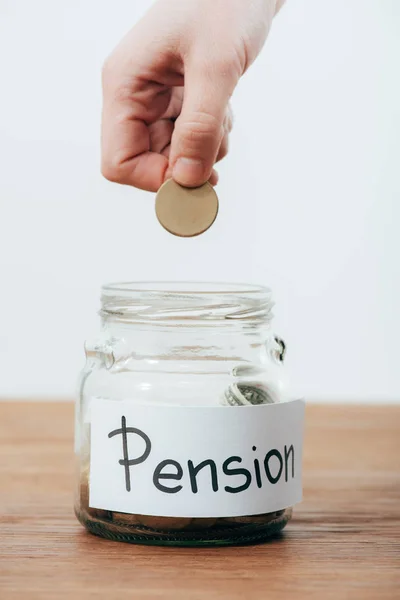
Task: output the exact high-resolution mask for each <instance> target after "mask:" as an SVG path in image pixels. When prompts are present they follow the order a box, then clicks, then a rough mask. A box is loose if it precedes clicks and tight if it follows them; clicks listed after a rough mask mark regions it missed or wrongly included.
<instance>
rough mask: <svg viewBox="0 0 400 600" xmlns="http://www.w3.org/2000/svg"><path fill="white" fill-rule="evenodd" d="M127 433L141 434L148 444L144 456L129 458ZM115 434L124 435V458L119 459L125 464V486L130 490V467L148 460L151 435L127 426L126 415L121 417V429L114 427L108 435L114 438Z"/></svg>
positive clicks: (120, 462) (121, 463)
mask: <svg viewBox="0 0 400 600" xmlns="http://www.w3.org/2000/svg"><path fill="white" fill-rule="evenodd" d="M127 433H136V435H139V436H140V437H141V438H142V439H143V440H144V442H145V444H146V448H145V450H144V452H143V454H142V456H139V458H129V455H128V437H127ZM115 435H122V452H123V455H124V458H123V459H121V460H120V461H119V464H120V465H123V466H124V467H125V487H126V491H127V492H130V491H131V475H130V471H129V467H131V466H133V465H138V464H140V463H142V462H144V461H145V460H146V458H148V456H149V454H150V451H151V441H150V438H149V436H148V435H146V434H145V433H144V432H143V431H141V430H140V429H136V427H127V426H126V418H125V417H122V418H121V429H114V430H113V431H110V433H109V434H108V437H109V438H112V437H114V436H115Z"/></svg>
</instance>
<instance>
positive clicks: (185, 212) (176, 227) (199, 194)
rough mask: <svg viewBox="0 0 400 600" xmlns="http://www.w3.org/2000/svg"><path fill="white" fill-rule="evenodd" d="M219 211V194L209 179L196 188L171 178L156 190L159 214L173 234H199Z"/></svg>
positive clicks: (209, 225)
mask: <svg viewBox="0 0 400 600" xmlns="http://www.w3.org/2000/svg"><path fill="white" fill-rule="evenodd" d="M217 214H218V196H217V194H216V192H215V190H214V188H213V187H212V185H211V184H210V183H208V182H207V183H204V184H203V185H201V186H200V187H197V188H186V187H183V186H181V185H179V183H176V181H174V180H173V179H169V180H168V181H166V182H165V183H164V184H163V185H162V186H161V187H160V189H159V190H158V192H157V196H156V215H157V218H158V220H159V222H160V223H161V225H162V226H163V227H164V229H166V230H167V231H169V233H172V234H173V235H177V236H180V237H194V236H196V235H200V234H201V233H204V232H205V231H207V229H209V227H211V225H212V224H213V223H214V221H215V219H216V217H217Z"/></svg>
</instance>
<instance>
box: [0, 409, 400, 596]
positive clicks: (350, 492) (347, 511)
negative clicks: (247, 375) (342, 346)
mask: <svg viewBox="0 0 400 600" xmlns="http://www.w3.org/2000/svg"><path fill="white" fill-rule="evenodd" d="M306 422H307V424H306V446H305V458H304V470H305V473H304V501H303V503H302V504H300V505H299V506H298V507H297V508H296V510H295V515H294V519H293V521H292V522H291V523H290V524H289V525H288V527H287V529H286V530H285V534H284V535H283V536H282V537H281V538H280V539H275V540H273V541H271V542H269V543H265V544H260V545H255V546H241V547H230V548H225V547H223V548H191V549H190V548H174V547H172V548H169V547H153V546H135V545H130V544H123V543H119V542H111V541H108V540H104V539H101V538H97V537H94V536H92V535H90V534H88V533H86V532H85V530H84V529H83V528H82V527H81V525H79V523H78V522H77V521H76V519H75V517H74V514H73V511H72V504H73V500H72V496H73V492H72V490H73V487H74V483H73V462H74V461H73V442H72V439H73V405H72V404H68V403H39V402H34V403H20V402H13V403H11V402H10V403H7V402H2V403H0V523H1V535H0V540H1V544H0V598H1V599H2V600H12V599H14V598H15V599H24V600H30V599H38V600H39V599H40V600H47V599H52V600H54V599H57V598H74V599H75V600H81V599H87V598H99V599H103V598H104V599H105V598H107V599H112V598H118V599H119V600H120V599H121V597H122V596H125V595H127V596H128V594H129V597H130V598H143V599H148V598H163V599H167V600H168V599H174V600H191V599H193V600H197V599H200V598H201V599H203V598H204V599H205V598H207V599H210V600H215V599H227V600H228V599H229V600H235V599H245V600H247V599H248V600H253V599H254V600H257V599H267V600H275V599H277V600H283V599H288V600H292V599H296V598H298V599H306V598H307V599H310V598H311V599H313V598H318V599H321V600H325V599H327V598H328V599H329V598H335V599H336V600H338V599H342V598H343V599H346V600H352V599H360V600H370V599H371V600H382V599H391V600H392V599H399V598H400V406H397V407H396V406H392V407H389V406H388V407H380V408H378V407H371V406H308V407H307V419H306Z"/></svg>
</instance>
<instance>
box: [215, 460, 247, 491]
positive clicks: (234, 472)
mask: <svg viewBox="0 0 400 600" xmlns="http://www.w3.org/2000/svg"><path fill="white" fill-rule="evenodd" d="M233 462H238V463H241V462H242V459H241V458H240V456H230V457H229V458H227V459H226V461H225V462H224V463H223V465H222V471H223V472H224V473H225V475H244V477H246V482H245V483H243V485H239V487H236V488H234V487H230V486H229V485H226V486H225V488H224V489H225V491H226V492H229V494H237V493H239V492H243V491H244V490H247V488H248V487H250V484H251V473H250V471H248V470H247V469H228V467H229V465H230V464H231V463H233Z"/></svg>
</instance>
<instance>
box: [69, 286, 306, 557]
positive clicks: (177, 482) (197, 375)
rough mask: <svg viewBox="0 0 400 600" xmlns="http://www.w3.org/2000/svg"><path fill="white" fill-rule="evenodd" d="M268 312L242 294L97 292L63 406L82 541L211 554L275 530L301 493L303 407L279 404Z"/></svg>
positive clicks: (263, 298) (282, 397) (280, 377)
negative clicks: (70, 417) (93, 330)
mask: <svg viewBox="0 0 400 600" xmlns="http://www.w3.org/2000/svg"><path fill="white" fill-rule="evenodd" d="M272 306H273V302H272V298H271V292H270V290H269V289H267V288H264V287H259V286H253V285H233V284H214V283H213V284H209V283H190V284H188V283H171V284H166V283H120V284H111V285H105V286H104V287H103V289H102V305H101V311H100V315H101V332H100V334H99V336H98V338H97V339H95V340H93V341H92V342H88V343H87V344H86V346H85V352H86V365H85V367H84V369H83V371H82V373H81V377H80V384H79V397H78V400H77V403H76V432H75V453H76V461H77V488H76V500H75V512H76V516H77V517H78V519H79V521H80V522H81V523H82V524H83V525H84V526H85V527H86V528H87V529H88V530H89V531H90V532H92V533H94V534H97V535H100V536H103V537H107V538H110V539H114V540H121V541H127V542H135V543H147V544H175V545H205V544H212V545H214V544H215V545H221V544H235V543H244V542H251V541H260V540H263V539H266V538H268V537H269V536H271V535H273V534H275V533H277V532H279V531H280V530H281V529H283V527H285V525H286V523H287V522H288V520H289V519H290V517H291V514H292V508H291V504H293V500H294V501H298V500H299V499H300V494H301V439H300V438H301V427H302V426H301V424H299V425H298V423H299V422H300V421H301V418H302V410H303V407H302V406H301V407H298V406H297V405H296V406H297V408H296V406H294V408H292V407H291V405H293V401H291V398H290V396H289V391H288V386H287V383H286V381H285V377H284V369H283V356H284V350H285V346H284V344H283V342H282V341H281V340H279V339H278V338H276V337H275V336H274V334H273V333H272V331H271V326H270V324H271V319H272V313H271V308H272ZM297 402H298V401H297ZM285 404H286V405H287V406H286V408H285V406H284V405H285ZM294 404H296V401H295V402H294ZM277 409H279V411H281V412H279V411H278V410H277ZM283 409H285V410H287V411H288V410H289V409H290V411H291V413H290V414H289V412H287V413H284V412H283ZM293 410H295V412H296V411H297V413H296V415H297V416H295V417H292V416H291V414H292V413H293ZM286 414H287V415H288V416H286ZM293 418H295V420H296V424H295V425H293V423H292V422H291V421H292V420H293ZM264 427H270V429H269V430H268V431H264V429H263V428H264ZM281 427H286V429H285V430H284V431H281V430H280V428H281ZM296 428H297V429H296ZM294 430H296V431H295V433H292V432H293V431H294ZM297 430H298V431H297ZM291 435H295V437H296V436H297V438H296V439H295V445H293V439H289V437H288V436H291ZM277 436H278V437H277ZM279 436H281V437H279ZM267 438H268V439H269V438H270V439H271V443H272V447H270V446H268V444H267V441H268V439H267ZM255 440H258V442H257V444H256V442H255ZM281 442H282V443H281ZM265 444H267V446H266V445H265ZM279 444H280V445H279ZM257 448H258V449H257ZM259 452H260V453H261V454H259ZM224 453H225V454H224ZM230 455H231V456H230ZM250 461H251V464H250ZM294 461H296V473H295V471H294V469H295V465H294ZM249 465H250V466H249ZM233 467H237V468H236V469H234V468H233ZM245 467H246V468H245ZM224 478H225V479H224ZM231 481H234V482H235V486H233V485H231ZM228 483H229V484H230V485H228ZM246 486H247V487H246ZM289 488H290V490H289V493H287V489H289ZM239 492H241V493H239ZM289 503H290V505H289ZM271 507H272V508H271Z"/></svg>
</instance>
